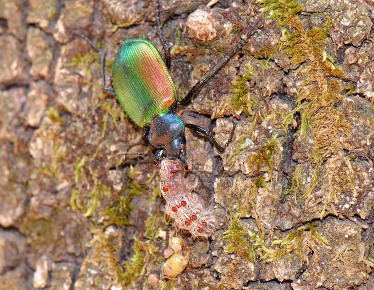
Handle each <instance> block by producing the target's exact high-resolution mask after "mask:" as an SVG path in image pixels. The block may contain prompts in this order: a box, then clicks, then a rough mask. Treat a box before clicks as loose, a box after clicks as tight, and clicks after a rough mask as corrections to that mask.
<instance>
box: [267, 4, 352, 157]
mask: <svg viewBox="0 0 374 290" xmlns="http://www.w3.org/2000/svg"><path fill="white" fill-rule="evenodd" d="M260 2H261V3H263V8H262V10H263V11H264V12H265V13H267V14H268V16H269V17H270V18H272V19H274V20H276V21H277V22H278V23H279V25H280V26H281V29H282V46H281V48H280V49H281V51H282V52H283V53H285V54H286V55H287V56H288V57H289V58H290V61H291V63H292V64H293V66H294V68H297V67H300V70H299V71H298V74H299V75H300V77H301V78H302V79H303V82H302V84H301V86H299V88H298V93H297V100H296V101H297V105H296V108H295V109H294V110H293V112H291V114H289V115H287V116H286V117H285V118H284V125H285V127H287V126H288V125H289V124H291V122H292V120H293V116H294V114H295V113H296V112H299V113H300V116H301V124H300V129H299V132H298V134H299V136H300V135H303V134H306V133H307V132H308V131H310V130H312V132H313V137H314V140H315V150H314V152H313V157H312V158H313V160H314V161H315V162H316V163H321V162H323V161H324V160H326V158H327V157H328V156H329V155H330V154H331V153H334V152H336V151H338V150H341V149H342V146H341V144H338V141H334V140H337V139H336V138H335V137H336V132H340V133H341V135H345V136H346V138H349V136H350V135H349V134H350V133H349V132H350V131H349V128H348V127H349V126H348V124H347V121H345V120H344V119H345V116H343V115H342V114H341V113H340V112H339V111H338V110H336V109H334V105H335V104H336V103H337V102H338V101H340V100H341V99H342V98H343V95H342V85H341V78H342V77H343V72H342V70H341V69H340V68H339V67H337V66H336V65H335V64H334V60H333V58H332V57H331V56H330V55H328V53H327V52H326V50H325V46H326V40H327V37H328V32H329V28H330V24H331V20H330V19H328V20H327V21H326V23H325V24H324V25H323V26H320V27H313V28H311V29H306V28H305V27H304V24H303V23H302V21H301V19H300V18H299V16H298V13H299V12H300V11H301V9H302V6H301V5H300V4H299V3H298V2H297V1H295V0H290V1H286V0H261V1H260ZM321 110H322V111H325V112H326V114H324V113H323V112H322V113H321ZM322 116H323V117H322ZM321 117H322V118H321ZM325 117H329V119H330V120H331V122H329V127H328V128H326V126H325V128H322V127H323V126H324V120H325V119H324V118H325ZM337 119H339V121H338V120H337ZM334 132H335V133H334Z"/></svg>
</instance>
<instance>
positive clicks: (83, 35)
mask: <svg viewBox="0 0 374 290" xmlns="http://www.w3.org/2000/svg"><path fill="white" fill-rule="evenodd" d="M73 34H75V35H76V36H79V37H80V38H83V39H84V40H85V41H87V42H88V44H89V45H91V47H92V48H93V49H94V50H96V52H98V53H101V49H100V48H98V47H97V46H96V44H95V43H94V42H93V41H92V40H91V39H89V37H88V36H87V35H85V34H84V33H82V32H80V31H78V30H73Z"/></svg>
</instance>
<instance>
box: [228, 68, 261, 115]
mask: <svg viewBox="0 0 374 290" xmlns="http://www.w3.org/2000/svg"><path fill="white" fill-rule="evenodd" d="M252 75H253V69H252V67H251V65H250V64H249V63H248V64H247V71H246V72H245V73H244V74H243V75H242V76H239V77H238V78H237V79H236V80H235V81H233V82H232V83H231V89H230V93H233V94H234V97H233V98H232V99H231V102H230V103H231V106H232V107H233V108H234V109H235V110H236V111H242V112H244V114H245V115H247V116H248V115H253V114H254V112H253V107H254V106H256V105H257V103H258V102H257V100H256V99H254V97H253V96H252V95H251V94H250V93H249V88H248V84H247V83H248V81H249V80H250V79H251V77H252Z"/></svg>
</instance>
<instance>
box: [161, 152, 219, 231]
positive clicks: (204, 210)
mask: <svg viewBox="0 0 374 290" xmlns="http://www.w3.org/2000/svg"><path fill="white" fill-rule="evenodd" d="M183 168H184V164H183V163H182V161H181V160H179V159H171V158H165V159H163V160H162V161H161V164H160V189H161V192H162V196H163V197H164V198H165V200H166V208H165V212H166V213H167V214H168V215H170V216H171V217H172V218H173V219H174V221H175V223H176V226H177V227H178V228H180V229H185V230H188V231H189V232H190V233H191V234H192V236H194V237H199V236H200V237H204V238H207V237H209V236H210V235H211V234H212V233H213V231H214V230H215V217H214V214H213V210H212V209H211V208H210V207H206V206H205V205H204V203H203V200H202V199H201V198H200V197H199V196H198V195H197V194H195V193H192V192H190V191H189V190H188V189H187V184H186V183H187V180H186V179H185V178H184V177H183Z"/></svg>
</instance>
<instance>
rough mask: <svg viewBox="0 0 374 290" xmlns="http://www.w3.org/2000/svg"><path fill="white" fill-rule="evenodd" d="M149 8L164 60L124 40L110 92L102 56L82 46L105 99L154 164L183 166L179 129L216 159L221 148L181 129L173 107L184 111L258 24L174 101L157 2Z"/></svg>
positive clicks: (149, 47) (147, 46) (144, 43)
mask: <svg viewBox="0 0 374 290" xmlns="http://www.w3.org/2000/svg"><path fill="white" fill-rule="evenodd" d="M155 6H156V11H157V13H156V22H157V32H158V35H159V37H160V40H161V43H162V46H163V48H164V51H165V55H164V60H163V59H162V57H161V55H160V53H159V52H158V50H157V49H156V47H155V46H154V45H153V44H152V43H151V42H149V41H148V40H145V39H128V40H124V41H122V43H121V44H120V49H119V52H118V54H117V56H116V58H115V61H114V64H113V67H112V86H113V87H107V86H106V76H105V56H106V53H105V52H102V51H100V50H99V49H97V48H96V47H95V46H94V45H93V44H92V42H90V41H89V40H88V41H89V42H90V44H91V45H92V46H93V47H94V48H95V49H96V50H97V51H99V52H100V53H101V57H100V63H101V77H102V87H103V90H104V91H105V92H106V93H107V94H109V95H115V96H116V97H117V99H118V101H119V103H120V104H121V106H122V108H123V109H124V111H125V112H126V114H127V115H128V116H129V117H130V119H131V120H132V121H133V122H134V123H135V124H136V125H137V126H139V127H141V128H144V136H145V139H146V140H147V141H148V142H149V143H150V144H151V145H152V146H153V147H154V148H156V153H155V159H156V161H158V162H160V161H161V160H162V159H163V158H166V157H168V158H178V159H180V160H181V161H182V162H183V163H184V164H185V165H187V159H186V137H185V127H188V128H190V129H192V130H194V131H195V132H197V133H198V134H200V135H203V136H205V137H207V138H208V139H209V140H210V141H211V142H212V143H213V145H214V146H215V147H216V148H217V150H218V151H219V152H221V153H222V152H223V151H224V150H225V147H226V145H227V144H226V145H225V146H221V145H220V144H219V143H218V142H217V141H216V139H215V138H214V136H213V133H212V132H211V131H209V130H207V129H205V128H203V127H201V126H198V125H195V124H188V123H184V122H183V120H182V119H180V118H179V117H178V116H177V115H176V114H175V113H176V110H177V109H178V108H179V107H185V106H187V105H188V104H189V103H190V102H191V101H192V99H193V98H194V97H195V96H196V95H197V94H198V93H199V92H200V91H201V89H202V88H203V87H204V85H205V84H206V83H207V82H209V81H210V80H211V78H212V77H213V76H214V75H215V74H216V73H217V72H219V71H220V70H221V69H222V68H223V67H224V66H225V65H226V64H227V63H228V62H229V61H230V59H231V58H232V57H233V56H234V55H235V54H236V53H237V52H238V51H239V50H240V49H241V48H242V47H243V46H244V44H245V43H246V42H247V41H248V38H249V36H252V35H253V34H254V33H255V31H256V30H257V29H258V28H259V23H260V22H261V19H260V18H259V19H257V20H256V21H255V23H254V25H253V26H251V27H250V28H248V29H247V32H246V35H247V39H245V38H241V39H240V41H239V42H238V44H237V45H236V46H235V48H234V49H233V50H232V51H231V52H230V53H229V54H228V55H225V56H224V57H223V58H222V59H221V60H220V61H219V62H218V63H217V64H216V65H215V66H214V67H213V68H212V69H211V70H210V71H209V72H208V73H207V74H206V75H205V76H204V77H203V78H201V79H200V80H199V81H198V82H197V83H196V84H195V85H194V86H193V87H192V88H191V89H190V91H189V92H188V93H187V95H186V96H185V97H184V98H183V99H182V100H180V101H179V100H178V98H177V93H176V88H175V85H174V83H173V80H172V78H171V76H170V72H169V71H170V66H171V56H170V49H171V47H170V46H169V45H168V44H167V41H166V39H165V37H164V35H163V33H162V30H161V20H160V18H161V17H160V3H159V0H155ZM85 38H86V37H85ZM86 39H87V38H86ZM231 137H232V136H231Z"/></svg>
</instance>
